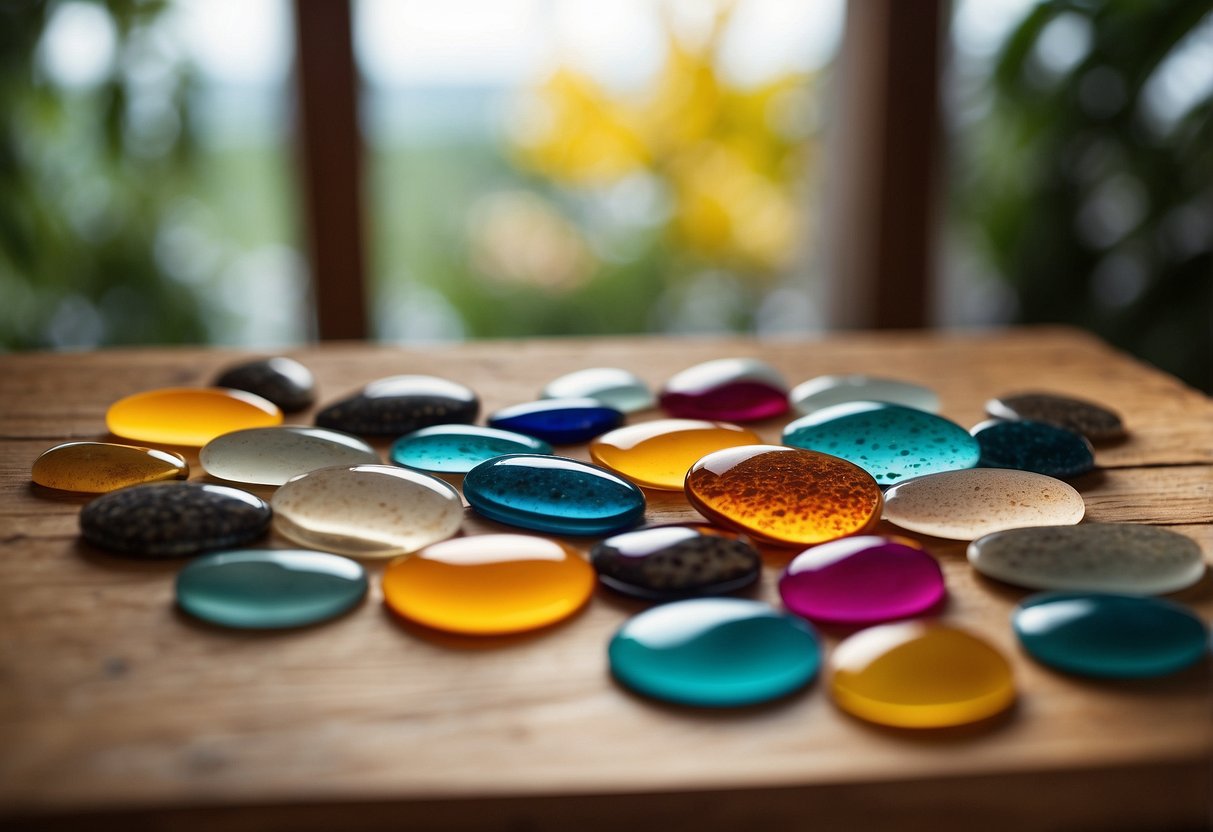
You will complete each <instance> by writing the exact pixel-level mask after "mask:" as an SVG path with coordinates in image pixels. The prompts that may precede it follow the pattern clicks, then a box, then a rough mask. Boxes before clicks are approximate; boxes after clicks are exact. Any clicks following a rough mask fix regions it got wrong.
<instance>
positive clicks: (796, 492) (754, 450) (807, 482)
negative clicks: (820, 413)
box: [686, 445, 882, 546]
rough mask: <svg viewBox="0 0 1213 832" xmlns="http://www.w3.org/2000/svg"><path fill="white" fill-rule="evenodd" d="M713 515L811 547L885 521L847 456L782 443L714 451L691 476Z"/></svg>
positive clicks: (694, 491) (702, 506)
mask: <svg viewBox="0 0 1213 832" xmlns="http://www.w3.org/2000/svg"><path fill="white" fill-rule="evenodd" d="M686 495H687V499H688V500H689V501H690V503H691V505H692V506H693V507H694V508H696V509H697V510H698V511H699V512H700V513H702V514H703V515H704V516H705V517H707V518H708V519H709V520H711V521H713V522H715V523H719V524H721V525H724V526H729V527H732V528H736V529H741V530H742V531H745V532H748V533H750V534H751V535H752V536H753V537H755V538H757V539H759V540H762V541H765V542H768V543H775V544H777V545H783V546H811V545H813V544H815V543H824V542H825V541H827V540H835V539H837V538H840V537H844V536H846V535H849V534H856V533H858V532H863V531H867V530H868V529H871V528H872V527H873V526H875V525H876V523H877V522H878V521H879V520H880V508H881V504H882V497H881V493H880V486H878V485H877V484H876V480H874V479H872V475H871V474H869V473H868V472H867V471H864V470H863V469H862V468H860V467H859V466H858V465H853V464H851V463H850V462H847V461H846V460H844V459H839V458H838V457H834V456H830V455H829V454H823V453H818V452H816V451H805V450H800V449H797V448H788V447H784V446H781V445H747V446H744V447H740V448H727V449H725V450H723V451H716V452H715V453H712V454H708V455H707V456H705V457H704V458H703V459H701V460H699V461H698V462H696V463H695V465H694V466H693V467H692V468H691V471H690V473H689V474H687V479H686Z"/></svg>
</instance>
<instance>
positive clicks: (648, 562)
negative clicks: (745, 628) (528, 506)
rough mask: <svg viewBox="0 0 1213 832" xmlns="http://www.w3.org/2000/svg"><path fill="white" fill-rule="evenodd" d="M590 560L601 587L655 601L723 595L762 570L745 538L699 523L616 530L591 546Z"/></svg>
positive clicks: (752, 581) (751, 578)
mask: <svg viewBox="0 0 1213 832" xmlns="http://www.w3.org/2000/svg"><path fill="white" fill-rule="evenodd" d="M590 563H591V564H592V565H593V567H594V569H595V571H597V572H598V579H599V580H600V581H601V582H602V584H603V585H604V586H608V587H610V588H611V589H613V590H615V591H617V592H622V593H624V594H625V595H631V596H633V597H636V598H643V599H646V600H653V601H672V600H675V599H678V598H691V597H695V596H700V595H723V594H725V593H727V592H734V591H736V590H738V589H742V588H744V587H747V586H749V585H750V584H752V583H754V582H755V581H756V580H758V576H759V574H761V572H762V556H761V555H759V553H758V550H757V549H755V548H754V546H753V545H752V544H751V543H750V542H749V541H748V540H746V539H745V538H744V537H739V536H738V535H736V534H732V533H730V532H726V531H722V530H720V529H714V528H712V527H711V526H701V525H671V526H654V527H652V528H648V529H638V530H636V531H632V532H624V533H623V534H617V535H615V536H614V537H609V538H607V539H606V540H604V541H602V542H601V543H599V544H597V545H596V546H595V547H594V548H593V549H591V550H590Z"/></svg>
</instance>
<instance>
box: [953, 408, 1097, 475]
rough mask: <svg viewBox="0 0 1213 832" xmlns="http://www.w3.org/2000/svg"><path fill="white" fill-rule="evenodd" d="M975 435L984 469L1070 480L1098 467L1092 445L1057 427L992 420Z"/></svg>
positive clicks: (1076, 435)
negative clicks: (1008, 469) (1001, 469)
mask: <svg viewBox="0 0 1213 832" xmlns="http://www.w3.org/2000/svg"><path fill="white" fill-rule="evenodd" d="M971 433H972V434H973V438H974V439H976V440H977V444H978V445H979V446H980V447H981V462H980V465H981V466H982V467H983V468H1014V469H1016V470H1019V471H1035V472H1036V473H1037V474H1044V475H1045V476H1047V477H1057V478H1059V479H1066V478H1069V477H1077V476H1081V475H1082V474H1085V473H1087V472H1088V471H1090V470H1092V469H1093V468H1094V467H1095V454H1094V452H1093V451H1092V450H1091V443H1090V442H1088V441H1087V440H1086V438H1085V437H1083V436H1082V435H1081V434H1077V433H1075V432H1073V431H1071V430H1066V429H1065V428H1059V427H1057V426H1056V425H1050V424H1046V423H1044V422H1030V421H1026V420H1025V421H1022V422H1003V421H1000V420H998V419H991V420H990V421H988V422H982V423H981V424H980V425H977V426H976V427H975V428H973V430H972V431H971Z"/></svg>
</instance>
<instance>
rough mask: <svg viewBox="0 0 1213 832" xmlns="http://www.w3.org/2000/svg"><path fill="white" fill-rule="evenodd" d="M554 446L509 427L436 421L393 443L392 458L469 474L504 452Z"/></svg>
mask: <svg viewBox="0 0 1213 832" xmlns="http://www.w3.org/2000/svg"><path fill="white" fill-rule="evenodd" d="M551 452H552V446H551V445H549V444H548V443H547V442H544V441H543V440H542V439H535V438H534V437H531V436H525V435H523V434H521V433H515V432H514V431H510V430H498V429H497V428H483V427H480V426H478V425H435V426H434V427H430V428H422V429H421V430H415V431H413V432H412V433H408V434H405V435H404V436H402V437H400V438H399V439H397V440H396V441H395V442H393V443H392V449H391V452H390V456H391V460H392V462H394V463H396V464H397V465H403V466H404V467H405V468H413V469H416V470H418V471H428V472H430V473H435V474H466V473H467V472H468V471H470V470H472V469H473V468H475V467H476V466H477V465H479V464H480V463H482V462H484V461H485V460H487V459H492V458H493V457H496V456H503V455H505V454H550V453H551Z"/></svg>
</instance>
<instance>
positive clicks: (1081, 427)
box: [986, 393, 1125, 442]
mask: <svg viewBox="0 0 1213 832" xmlns="http://www.w3.org/2000/svg"><path fill="white" fill-rule="evenodd" d="M986 413H989V414H990V415H991V416H993V417H994V418H995V419H1027V420H1029V421H1033V422H1045V423H1047V424H1050V425H1056V426H1057V427H1061V428H1065V429H1067V430H1072V431H1074V432H1075V433H1081V434H1082V435H1083V436H1085V437H1087V439H1090V440H1091V441H1092V442H1106V441H1109V440H1113V439H1121V438H1123V437H1124V435H1125V425H1124V422H1122V421H1121V419H1120V416H1118V415H1117V414H1116V413H1115V412H1113V411H1112V410H1109V409H1108V408H1106V407H1104V406H1103V405H1099V404H1095V403H1094V402H1088V401H1084V400H1082V399H1075V398H1071V397H1069V396H1059V395H1057V394H1056V393H1016V394H1015V395H1012V396H1000V397H999V398H997V399H990V400H989V401H988V402H986Z"/></svg>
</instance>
